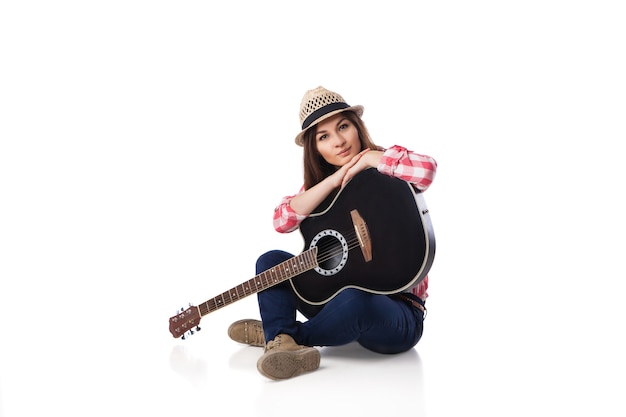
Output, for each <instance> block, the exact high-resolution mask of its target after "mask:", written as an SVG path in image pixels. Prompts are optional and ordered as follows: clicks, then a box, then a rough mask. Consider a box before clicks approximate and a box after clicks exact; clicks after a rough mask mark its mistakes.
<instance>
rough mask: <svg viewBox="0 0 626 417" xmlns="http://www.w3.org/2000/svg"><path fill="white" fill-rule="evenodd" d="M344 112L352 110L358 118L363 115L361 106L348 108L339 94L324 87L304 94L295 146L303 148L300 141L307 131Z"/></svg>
mask: <svg viewBox="0 0 626 417" xmlns="http://www.w3.org/2000/svg"><path fill="white" fill-rule="evenodd" d="M346 110H352V111H353V112H355V113H356V114H357V115H358V116H359V117H361V116H362V115H363V106H350V105H348V103H346V101H345V100H344V99H343V97H341V96H340V95H339V94H337V93H335V92H333V91H329V90H327V89H325V88H324V87H317V88H314V89H313V90H309V91H307V92H306V93H304V97H302V103H300V125H301V126H302V131H301V132H300V133H298V136H296V145H298V146H303V142H302V140H303V138H304V132H306V131H307V129H309V128H310V127H313V126H315V125H316V124H318V123H319V122H321V121H323V120H326V119H328V118H329V117H331V116H334V115H335V114H338V113H341V112H343V111H346Z"/></svg>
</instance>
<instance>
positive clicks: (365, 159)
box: [339, 149, 383, 188]
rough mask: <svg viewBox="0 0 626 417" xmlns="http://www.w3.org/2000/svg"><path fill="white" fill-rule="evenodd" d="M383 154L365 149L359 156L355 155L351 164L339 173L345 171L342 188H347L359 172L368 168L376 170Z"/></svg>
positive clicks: (346, 165) (343, 167)
mask: <svg viewBox="0 0 626 417" xmlns="http://www.w3.org/2000/svg"><path fill="white" fill-rule="evenodd" d="M382 154H383V153H382V152H380V151H372V150H370V149H364V150H362V151H361V152H359V154H358V155H355V156H354V158H352V160H351V161H350V162H348V163H347V164H345V165H344V166H342V167H341V168H340V169H339V171H343V175H342V177H341V178H342V181H341V188H343V187H345V185H346V184H347V183H348V181H350V180H351V179H352V178H354V176H355V175H356V174H358V173H359V172H361V171H363V170H365V169H367V168H376V167H377V166H378V163H379V162H380V158H381V156H382ZM344 170H345V171H344Z"/></svg>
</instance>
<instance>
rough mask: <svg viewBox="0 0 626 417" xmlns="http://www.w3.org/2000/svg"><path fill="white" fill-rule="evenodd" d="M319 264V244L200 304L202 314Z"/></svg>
mask: <svg viewBox="0 0 626 417" xmlns="http://www.w3.org/2000/svg"><path fill="white" fill-rule="evenodd" d="M317 265H318V262H317V246H314V247H312V248H311V249H308V250H306V251H304V252H302V253H300V254H299V255H296V256H294V257H293V258H291V259H288V260H286V261H285V262H283V263H280V264H278V265H276V266H275V267H273V268H270V269H268V270H267V271H264V272H262V273H260V274H259V275H257V276H255V277H254V278H252V279H249V280H248V281H246V282H243V283H242V284H239V285H237V286H236V287H233V288H231V289H230V290H228V291H225V292H223V293H222V294H220V295H218V296H217V297H214V298H211V299H210V300H207V301H205V302H204V303H202V304H200V305H199V306H198V308H199V309H200V315H201V316H205V315H207V314H209V313H212V312H213V311H215V310H218V309H220V308H222V307H226V306H227V305H229V304H232V303H234V302H235V301H239V300H241V299H242V298H244V297H247V296H249V295H252V294H256V293H257V292H259V291H263V290H265V289H267V288H269V287H272V286H274V285H276V284H279V283H281V282H283V281H285V280H288V279H290V278H293V277H295V276H297V275H299V274H301V273H303V272H306V271H309V270H311V269H313V268H315V267H316V266H317Z"/></svg>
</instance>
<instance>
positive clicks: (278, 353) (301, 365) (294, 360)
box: [256, 347, 320, 380]
mask: <svg viewBox="0 0 626 417" xmlns="http://www.w3.org/2000/svg"><path fill="white" fill-rule="evenodd" d="M319 366H320V353H319V351H318V350H317V349H315V348H312V347H305V348H302V349H300V350H297V351H286V350H270V351H269V352H266V353H265V354H264V355H263V356H261V357H260V358H259V360H258V362H257V364H256V367H257V369H258V370H259V372H260V373H261V374H262V375H263V376H265V377H267V378H270V379H273V380H280V379H288V378H293V377H294V376H298V375H300V374H303V373H305V372H311V371H314V370H316V369H317V368H319Z"/></svg>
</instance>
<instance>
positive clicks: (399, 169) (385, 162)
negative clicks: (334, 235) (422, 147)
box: [274, 145, 437, 233]
mask: <svg viewBox="0 0 626 417" xmlns="http://www.w3.org/2000/svg"><path fill="white" fill-rule="evenodd" d="M377 169H378V171H379V172H381V173H383V174H386V175H390V176H394V177H398V178H400V179H402V180H404V181H407V182H410V183H412V184H414V185H415V186H416V187H417V189H418V190H420V191H425V190H426V189H427V188H428V187H429V186H430V184H431V183H432V182H433V179H434V178H435V173H436V172H437V162H436V161H435V160H434V159H433V158H431V157H430V156H426V155H420V154H417V153H414V152H411V151H409V150H407V149H406V148H404V147H402V146H398V145H394V146H392V147H391V148H389V149H387V150H385V152H384V153H383V156H382V158H381V160H380V163H379V165H378V167H377ZM303 191H304V188H301V189H300V191H299V193H302V192H303ZM299 193H298V194H299ZM296 195H297V194H296ZM296 195H291V196H287V197H283V199H282V200H281V201H280V203H279V204H278V206H276V208H275V209H274V229H276V231H277V232H280V233H289V232H293V231H294V230H296V229H298V227H299V226H300V223H302V221H303V220H304V219H306V217H307V216H305V215H301V214H298V213H296V212H295V211H294V210H293V209H292V208H291V205H290V204H289V203H290V202H291V199H292V198H294V197H295V196H296Z"/></svg>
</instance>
